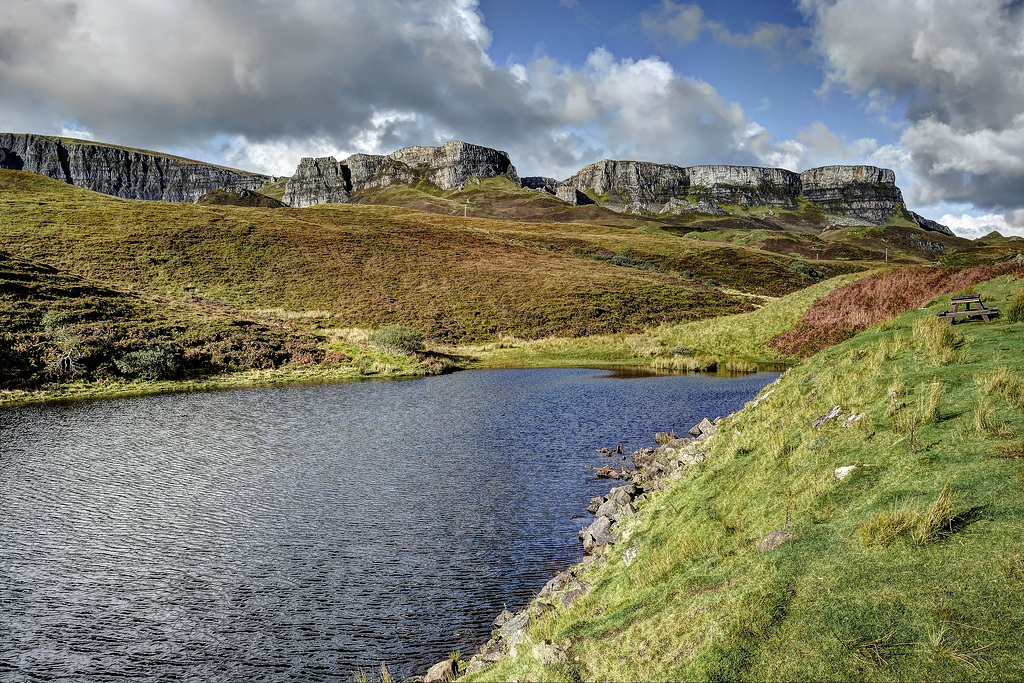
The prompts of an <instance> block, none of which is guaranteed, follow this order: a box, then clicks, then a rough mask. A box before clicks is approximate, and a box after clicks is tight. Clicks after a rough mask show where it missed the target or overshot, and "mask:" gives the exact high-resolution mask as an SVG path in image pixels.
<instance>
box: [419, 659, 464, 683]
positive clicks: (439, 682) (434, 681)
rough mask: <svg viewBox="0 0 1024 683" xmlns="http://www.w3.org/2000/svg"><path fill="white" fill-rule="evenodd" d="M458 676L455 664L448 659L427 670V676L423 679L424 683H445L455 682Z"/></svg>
mask: <svg viewBox="0 0 1024 683" xmlns="http://www.w3.org/2000/svg"><path fill="white" fill-rule="evenodd" d="M456 674H457V672H456V670H455V662H453V661H452V660H450V659H446V660H444V661H443V662H438V663H437V664H435V665H434V666H432V667H430V669H428V670H427V675H426V676H424V677H423V683H443V682H444V681H452V680H455V676H456Z"/></svg>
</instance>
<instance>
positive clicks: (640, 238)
mask: <svg viewBox="0 0 1024 683" xmlns="http://www.w3.org/2000/svg"><path fill="white" fill-rule="evenodd" d="M0 190H3V191H2V192H0V238H2V240H3V243H4V245H5V248H6V249H7V250H9V251H10V252H12V253H13V254H16V255H18V256H20V257H22V258H29V259H34V260H37V261H40V262H43V263H46V264H49V265H51V266H55V267H58V268H60V269H62V270H66V271H68V272H70V273H78V274H81V275H87V276H88V277H90V278H93V279H96V280H98V281H101V282H108V283H119V285H120V286H123V287H127V288H131V289H136V290H140V291H148V292H154V293H160V294H161V295H170V296H177V297H184V296H187V295H195V296H200V297H201V298H203V299H208V300H214V301H220V302H223V303H227V304H231V305H233V306H237V307H239V308H247V309H256V308H281V309H285V310H288V311H304V310H314V309H315V310H326V311H328V312H329V313H330V315H331V317H332V319H333V320H334V321H335V322H336V323H337V324H338V325H349V326H368V327H375V326H379V325H384V324H391V323H402V324H408V325H412V326H414V327H416V328H418V329H419V330H421V331H422V332H424V333H425V334H426V335H427V336H428V338H430V339H433V340H436V341H448V342H456V341H471V340H493V339H496V338H498V337H499V336H501V335H515V336H519V337H523V338H537V337H543V336H549V335H559V336H581V335H588V334H595V333H604V332H621V331H627V332H628V331H639V330H642V329H644V328H646V327H648V326H652V325H657V324H659V323H661V322H673V321H683V320H692V319H699V318H703V317H709V316H715V315H721V314H723V313H730V312H738V311H741V310H748V309H749V308H750V307H751V303H750V299H748V298H746V297H744V296H743V295H742V294H741V293H751V294H759V295H772V296H774V295H781V294H786V293H788V292H792V291H796V290H798V289H801V288H803V287H805V286H807V285H808V284H811V283H813V282H814V281H816V279H815V278H818V279H820V278H823V277H826V276H829V275H831V274H836V273H840V272H849V271H853V270H858V269H860V268H862V266H858V265H855V264H844V263H838V262H828V263H825V262H822V263H820V264H817V265H816V268H817V274H816V275H815V276H813V277H812V276H808V275H806V274H803V273H800V272H798V271H797V270H794V269H793V268H791V263H792V259H791V258H789V257H785V256H779V255H773V254H767V253H762V252H757V251H753V250H749V249H745V248H742V247H736V246H729V245H718V244H706V243H703V242H700V241H697V240H691V239H687V238H685V237H683V236H680V235H677V234H671V233H666V232H664V231H660V230H653V231H645V230H638V229H635V228H631V229H623V228H615V227H605V226H594V225H587V224H581V223H566V224H548V223H520V222H515V221H501V220H487V219H479V218H469V219H464V218H462V216H458V217H450V216H443V215H437V214H429V213H423V212H419V211H414V210H410V209H402V208H395V207H383V206H360V205H345V204H334V205H323V206H317V207H313V208H309V209H290V208H284V209H269V208H249V207H236V206H224V205H213V206H202V205H182V204H172V203H164V202H139V201H128V200H120V199H115V198H112V197H108V196H105V195H101V194H96V193H92V192H88V191H85V190H81V189H77V188H73V187H71V186H69V185H64V184H61V183H58V182H56V181H52V180H48V179H45V178H43V177H41V176H38V175H32V174H28V173H23V172H16V171H2V172H0ZM722 287H727V288H730V289H732V290H737V293H730V292H728V291H724V290H723V289H721V288H722Z"/></svg>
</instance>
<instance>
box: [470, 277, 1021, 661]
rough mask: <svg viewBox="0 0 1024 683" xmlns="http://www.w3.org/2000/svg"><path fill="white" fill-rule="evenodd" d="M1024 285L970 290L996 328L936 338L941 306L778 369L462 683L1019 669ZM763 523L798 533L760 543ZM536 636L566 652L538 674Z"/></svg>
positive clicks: (1010, 282)
mask: <svg viewBox="0 0 1024 683" xmlns="http://www.w3.org/2000/svg"><path fill="white" fill-rule="evenodd" d="M1022 289H1024V282H1022V281H1021V280H1014V279H1011V276H1002V277H999V278H997V279H996V280H993V281H990V282H988V283H984V284H981V285H979V286H977V290H978V291H979V292H980V293H981V294H982V295H983V297H984V298H985V299H987V300H988V301H990V302H991V303H995V304H997V305H999V306H1000V309H1001V311H1003V313H1004V316H1003V318H1002V319H1000V320H998V321H995V322H992V323H989V324H986V323H983V322H968V323H958V324H957V325H955V326H953V327H950V326H949V325H947V324H946V323H945V322H943V321H939V320H938V319H936V318H935V313H936V312H937V311H940V310H942V309H943V308H944V307H946V306H947V305H948V303H949V298H948V296H944V297H940V298H938V299H937V300H935V301H933V302H932V303H931V304H929V305H928V306H926V307H925V308H923V309H915V310H911V311H909V312H907V313H904V314H903V315H901V316H899V317H897V318H896V319H894V320H891V321H888V322H886V323H882V324H879V325H876V326H874V327H872V328H870V329H868V330H867V331H866V332H863V333H861V334H859V335H857V336H856V337H854V338H852V339H850V340H848V341H846V342H843V343H842V344H839V345H837V346H835V347H832V348H830V349H828V350H826V351H823V352H821V353H819V354H818V355H816V356H814V357H812V358H811V359H809V360H808V361H806V362H805V363H803V364H801V365H800V366H798V367H796V368H794V369H792V370H790V371H789V373H788V374H786V375H785V376H784V377H783V378H782V379H781V380H780V381H779V382H778V384H777V385H775V386H773V387H770V388H769V389H766V391H765V392H763V393H762V395H761V400H760V402H759V403H758V404H757V405H756V406H754V405H750V406H748V407H747V408H746V409H744V410H743V411H741V412H739V413H737V414H736V415H734V416H731V417H729V418H727V419H726V420H725V421H724V422H723V423H722V425H721V426H720V430H719V433H718V434H717V436H715V437H714V438H713V439H712V440H711V441H710V442H709V444H710V446H709V452H708V453H707V458H706V460H705V461H704V462H703V463H702V464H700V465H698V466H696V467H695V468H693V469H692V470H691V471H690V472H689V473H688V475H687V476H686V477H685V478H683V479H680V480H678V481H676V482H675V483H674V484H673V485H672V486H671V487H670V488H669V489H667V490H665V491H662V492H659V493H656V494H654V495H653V496H651V497H650V498H648V500H646V501H645V502H644V503H643V504H642V506H641V508H640V513H639V514H638V515H637V516H636V517H634V518H632V519H630V520H628V521H626V522H625V524H624V527H623V530H622V532H621V535H620V538H619V540H618V542H617V543H615V544H614V545H613V546H610V549H609V551H608V553H607V559H606V562H605V563H604V564H603V565H601V566H598V567H596V568H593V569H589V570H586V571H585V572H583V573H582V574H581V575H580V576H581V578H582V579H583V580H585V581H587V582H589V583H591V584H593V588H592V590H591V591H590V592H589V593H588V594H587V595H586V596H585V597H583V598H582V599H580V600H579V601H577V602H575V603H573V604H572V605H571V606H570V607H568V608H558V609H555V610H553V611H550V612H548V613H546V614H544V616H542V617H539V618H534V622H533V624H532V626H531V629H530V631H529V632H528V639H527V641H526V642H525V643H524V644H523V645H520V646H519V647H518V648H517V650H516V652H515V653H514V656H512V657H506V658H505V659H504V660H502V661H501V662H500V663H499V664H497V665H496V666H495V667H493V668H491V669H488V670H486V671H484V672H482V673H481V674H478V675H477V679H479V680H514V679H515V680H757V681H760V680H886V681H888V680H892V681H905V680H1014V679H1017V678H1019V675H1020V672H1021V671H1022V670H1024V611H1022V610H1021V605H1024V490H1022V489H1024V466H1022V465H1021V459H1022V458H1024V322H1010V320H1008V319H1007V318H1008V316H1007V315H1006V313H1007V312H1008V311H1009V310H1010V309H1011V308H1016V309H1017V310H1018V314H1019V315H1020V316H1021V317H1020V318H1017V319H1018V320H1022V319H1024V310H1022V309H1024V294H1022V293H1020V292H1021V290H1022ZM1015 297H1016V303H1015V304H1013V305H1012V306H1011V303H1012V302H1013V301H1014V298H1015ZM835 406H839V407H840V408H841V410H842V413H841V415H840V417H839V418H838V419H836V420H833V421H830V422H826V423H824V424H822V425H820V426H818V427H816V426H815V425H814V422H815V420H816V419H817V418H819V417H821V416H824V415H826V414H827V413H828V412H829V411H830V410H832V409H833V408H834V407H835ZM855 415H859V416H861V417H860V418H859V419H856V420H855V421H852V422H851V423H850V424H849V426H846V421H847V419H848V418H849V417H851V416H855ZM846 466H856V469H853V470H852V471H851V472H850V473H849V474H848V475H847V476H846V477H845V478H842V479H838V478H837V477H836V476H835V474H834V473H835V471H836V469H837V468H840V467H846ZM773 529H785V530H786V531H787V533H789V534H790V535H791V536H792V538H791V540H789V541H788V542H786V543H783V544H782V545H781V546H779V547H778V548H776V549H775V550H771V551H768V552H760V551H758V549H757V544H758V541H759V540H760V539H761V538H762V537H763V536H764V535H765V534H767V533H768V532H769V531H771V530H773ZM631 548H633V549H635V550H634V552H635V557H634V558H633V559H632V562H631V563H629V564H628V566H627V563H626V562H625V561H624V553H625V552H626V550H628V549H631ZM541 641H548V642H550V643H553V644H554V645H556V646H558V647H560V648H564V649H565V650H567V654H568V656H567V658H566V660H565V661H564V662H563V663H561V664H547V665H544V664H542V663H541V662H540V661H539V659H538V658H537V657H536V656H535V655H534V650H533V647H532V645H533V644H534V643H537V642H541Z"/></svg>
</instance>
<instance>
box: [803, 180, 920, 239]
mask: <svg viewBox="0 0 1024 683" xmlns="http://www.w3.org/2000/svg"><path fill="white" fill-rule="evenodd" d="M800 184H801V186H802V190H801V194H802V195H803V196H804V197H805V198H807V199H809V200H811V201H812V202H814V203H815V204H817V205H818V206H820V207H821V208H822V209H823V210H824V211H825V212H827V213H831V214H836V215H838V216H849V217H851V218H859V219H861V220H866V221H870V222H872V223H875V224H878V225H881V224H883V223H885V222H887V221H888V220H889V218H891V217H892V216H894V215H896V214H897V213H898V212H899V211H900V209H904V210H905V209H906V205H905V204H904V203H903V193H902V192H900V188H898V187H896V174H895V173H893V172H892V171H891V170H889V169H887V168H876V167H874V166H822V167H821V168H812V169H810V170H808V171H804V172H803V173H801V174H800Z"/></svg>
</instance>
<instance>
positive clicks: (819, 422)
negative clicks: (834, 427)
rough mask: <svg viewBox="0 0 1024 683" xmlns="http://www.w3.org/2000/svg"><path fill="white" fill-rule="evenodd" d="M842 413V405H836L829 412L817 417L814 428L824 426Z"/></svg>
mask: <svg viewBox="0 0 1024 683" xmlns="http://www.w3.org/2000/svg"><path fill="white" fill-rule="evenodd" d="M842 414H843V408H842V406H836V407H834V408H833V409H832V410H830V411H828V412H827V413H825V414H824V415H821V416H819V417H818V418H817V419H815V420H814V428H815V429H821V428H822V427H824V426H825V425H827V424H828V423H829V422H832V421H833V420H835V419H836V418H837V417H839V416H840V415H842Z"/></svg>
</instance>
